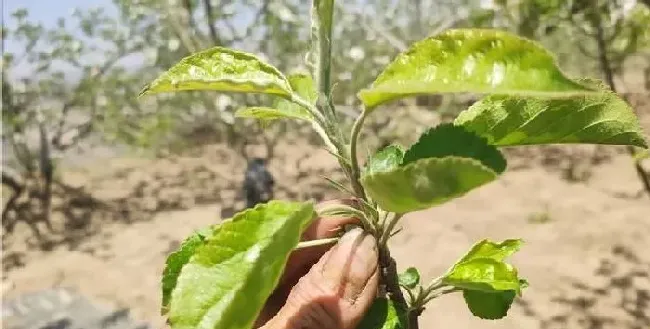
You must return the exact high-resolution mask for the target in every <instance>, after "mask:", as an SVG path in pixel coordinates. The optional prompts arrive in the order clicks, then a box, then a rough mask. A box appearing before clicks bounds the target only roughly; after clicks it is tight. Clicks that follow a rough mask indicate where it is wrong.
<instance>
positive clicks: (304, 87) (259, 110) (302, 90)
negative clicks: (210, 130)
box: [235, 73, 318, 121]
mask: <svg viewBox="0 0 650 329" xmlns="http://www.w3.org/2000/svg"><path fill="white" fill-rule="evenodd" d="M289 83H290V85H291V88H292V89H293V90H294V92H295V93H296V94H297V95H298V96H299V97H301V98H303V99H304V100H305V101H306V102H309V103H311V104H315V103H316V98H317V97H318V93H317V91H316V89H315V87H314V80H312V78H311V76H310V75H308V74H304V73H298V74H293V75H290V76H289ZM235 116H236V117H239V118H253V119H259V120H266V121H271V120H277V119H284V118H291V119H298V120H306V121H312V120H313V119H314V117H313V116H312V115H311V113H309V111H308V110H307V109H305V108H304V107H302V106H300V105H298V104H296V103H293V102H292V101H289V100H286V99H283V98H280V99H278V100H277V101H276V102H275V104H274V105H273V107H263V106H262V107H248V108H243V109H239V110H237V112H235Z"/></svg>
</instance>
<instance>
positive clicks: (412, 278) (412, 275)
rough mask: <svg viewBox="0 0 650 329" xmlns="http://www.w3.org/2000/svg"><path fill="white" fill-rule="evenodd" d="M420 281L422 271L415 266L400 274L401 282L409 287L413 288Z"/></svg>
mask: <svg viewBox="0 0 650 329" xmlns="http://www.w3.org/2000/svg"><path fill="white" fill-rule="evenodd" d="M419 283H420V272H418V269H417V268H415V267H409V268H407V269H406V271H404V273H401V274H400V275H399V284H400V285H401V286H403V287H405V288H407V289H413V288H415V287H416V286H417V285H418V284H419Z"/></svg>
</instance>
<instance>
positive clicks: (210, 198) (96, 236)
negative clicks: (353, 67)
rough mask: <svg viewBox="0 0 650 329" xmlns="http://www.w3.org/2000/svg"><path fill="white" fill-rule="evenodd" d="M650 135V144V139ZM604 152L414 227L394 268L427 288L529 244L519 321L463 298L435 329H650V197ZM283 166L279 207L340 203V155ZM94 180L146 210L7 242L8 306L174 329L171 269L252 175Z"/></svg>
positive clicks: (522, 171) (567, 158) (500, 186)
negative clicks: (480, 250) (487, 316)
mask: <svg viewBox="0 0 650 329" xmlns="http://www.w3.org/2000/svg"><path fill="white" fill-rule="evenodd" d="M646 122H647V121H646ZM645 129H646V131H650V127H649V125H647V124H646V125H645ZM595 150H596V148H595V147H591V146H590V147H575V146H557V147H556V146H553V147H547V148H525V149H521V150H519V151H517V152H514V151H509V152H508V154H509V158H510V164H509V167H510V168H509V169H510V170H509V171H508V172H507V173H506V174H505V175H504V177H502V179H500V180H498V181H496V182H493V183H491V184H489V185H487V186H484V187H482V188H480V189H478V190H476V191H472V192H471V193H469V194H468V195H466V196H464V197H462V198H459V199H457V200H455V201H453V202H450V203H447V204H445V205H442V206H439V207H435V208H432V209H429V210H426V211H421V212H418V213H413V214H410V215H408V216H407V217H406V218H405V219H404V220H403V222H402V223H403V231H402V233H400V234H399V235H397V236H396V237H395V238H394V240H393V241H392V247H393V256H395V258H396V259H397V261H398V264H399V267H400V268H402V269H404V268H406V267H408V266H417V267H418V268H419V269H420V270H421V272H422V275H423V278H424V279H425V280H429V279H432V278H433V277H435V276H437V275H439V274H441V273H442V272H443V271H445V270H446V269H447V267H448V266H449V265H451V264H452V262H453V261H454V260H455V259H456V258H458V257H459V256H461V255H462V254H463V253H464V252H465V251H466V250H467V249H468V248H469V247H470V246H471V245H472V244H473V243H474V242H476V241H477V240H480V239H484V238H490V239H495V240H500V239H506V238H513V237H521V238H523V239H524V240H525V242H526V244H525V247H524V248H523V249H522V250H521V251H520V253H519V254H517V255H515V256H514V257H513V259H512V263H513V264H515V265H516V266H517V267H518V268H519V269H520V273H521V275H522V276H523V277H525V278H527V279H528V280H529V282H530V287H529V288H528V289H526V290H525V292H524V296H523V298H522V299H520V300H519V301H517V302H516V304H515V305H514V306H513V307H512V309H511V311H510V313H509V316H508V317H507V318H506V319H503V320H499V321H487V320H480V319H477V318H474V317H473V316H472V315H471V314H470V312H469V311H468V310H467V308H466V307H465V305H464V304H463V300H462V296H460V295H459V296H455V295H452V296H444V297H441V298H440V299H439V300H435V301H434V302H432V303H431V304H430V307H429V309H427V310H426V311H425V313H424V315H423V320H422V325H421V328H427V329H428V328H432V329H433V328H474V327H479V326H480V327H481V328H486V329H489V328H502V329H515V328H517V329H519V328H530V329H535V328H545V329H546V328H548V329H551V328H568V329H579V328H580V329H583V328H584V329H646V328H650V253H648V252H647V250H648V248H650V198H649V197H648V196H647V195H642V194H639V193H638V192H639V191H641V189H642V187H641V184H640V183H639V181H638V178H637V177H636V173H635V171H634V168H633V166H632V163H631V160H630V158H629V156H628V155H627V154H625V152H624V151H623V150H622V149H621V148H618V147H600V148H598V152H596V153H597V154H598V156H594V151H595ZM277 153H278V154H276V158H277V159H280V160H277V161H274V162H273V163H272V166H271V170H272V172H273V174H274V175H275V176H276V179H277V181H278V182H280V186H278V189H277V191H276V193H277V195H276V197H277V198H280V199H288V198H291V199H301V200H307V199H315V200H323V199H330V198H335V197H337V196H338V194H337V193H335V192H333V190H332V189H331V188H328V187H327V184H326V183H325V181H324V180H322V179H320V178H319V176H318V175H330V176H332V175H333V176H334V177H338V178H340V177H341V175H340V173H338V172H336V171H335V168H336V163H335V162H334V161H333V159H332V157H331V156H330V155H329V154H327V152H324V151H321V150H316V149H314V148H313V147H310V146H308V145H307V144H301V143H294V144H293V145H291V146H290V147H282V148H280V149H279V150H278V151H277ZM92 168H93V169H89V170H86V171H81V170H77V171H74V172H66V173H64V177H63V178H64V180H65V181H67V182H70V184H73V185H78V186H84V188H85V190H86V191H89V193H92V195H93V196H95V197H97V198H98V199H101V200H108V201H115V200H117V201H115V202H113V203H112V204H119V203H120V202H122V203H128V204H129V205H130V207H127V208H128V209H136V210H135V211H131V212H130V213H129V214H130V215H129V216H130V217H129V216H126V215H124V216H119V215H118V216H112V217H110V218H109V219H106V218H104V219H96V218H94V217H93V216H95V215H94V214H92V215H91V217H90V218H85V219H82V220H81V221H82V223H81V224H80V225H79V228H77V231H78V232H81V233H79V234H71V233H70V232H69V231H70V229H69V228H68V229H67V230H65V232H66V233H61V234H59V235H56V234H54V235H52V237H51V241H52V243H51V245H50V247H49V250H47V251H43V250H39V249H36V248H34V247H33V245H32V244H33V239H32V237H31V234H30V231H29V230H28V229H27V228H26V226H25V225H19V226H18V227H17V228H16V231H15V232H14V233H13V234H12V235H6V234H5V235H4V236H3V241H2V242H3V248H4V251H3V299H4V298H11V297H13V296H16V295H19V294H22V293H25V292H28V291H35V290H39V289H43V288H47V287H53V286H66V287H73V288H75V289H77V290H79V291H80V292H81V293H83V294H84V295H87V296H88V297H90V298H93V299H94V300H96V301H98V302H100V303H106V304H109V305H114V306H128V307H130V308H131V310H132V314H133V315H134V317H135V318H136V319H138V320H144V321H148V322H150V323H151V324H152V325H153V327H156V328H159V327H163V326H164V319H163V318H162V317H161V316H159V305H160V274H161V271H162V269H163V267H164V262H165V258H166V256H167V255H168V254H169V253H170V252H171V251H172V250H174V249H175V248H176V247H177V246H178V245H179V242H180V241H182V240H183V239H184V238H185V237H186V236H187V235H189V234H190V233H191V232H192V231H193V230H195V229H198V228H202V227H204V226H206V225H208V224H212V223H216V222H218V221H219V220H220V219H221V218H224V217H228V216H230V215H231V214H232V213H233V212H234V211H237V210H238V209H239V208H241V206H242V203H241V200H240V198H239V196H238V184H239V181H240V180H241V176H242V174H243V168H244V162H243V160H242V159H240V158H238V157H237V156H236V155H235V154H232V152H230V153H229V151H228V150H227V148H225V147H221V146H210V147H208V148H205V149H204V150H203V151H202V152H199V153H198V154H196V155H194V156H185V157H179V158H175V159H159V160H129V159H115V160H113V161H112V162H110V163H103V164H101V167H100V168H101V170H99V169H98V167H97V166H94V167H92ZM296 169H298V170H296ZM648 169H650V168H648ZM108 201H107V202H108ZM116 202H117V203H116ZM120 214H124V212H121V213H120ZM126 217H129V218H128V220H127V219H126ZM60 221H63V219H60ZM62 225H63V224H60V225H59V226H60V227H61V228H63V226H62Z"/></svg>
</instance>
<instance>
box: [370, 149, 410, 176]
mask: <svg viewBox="0 0 650 329" xmlns="http://www.w3.org/2000/svg"><path fill="white" fill-rule="evenodd" d="M403 157H404V150H403V149H402V147H401V146H399V145H396V144H392V145H388V146H386V147H384V148H383V149H381V150H380V151H378V152H377V153H375V154H374V155H373V156H371V157H370V158H369V159H368V162H367V163H366V166H365V167H364V172H363V175H372V174H375V173H378V172H387V171H391V170H393V169H395V168H397V167H399V166H400V164H401V163H402V158H403Z"/></svg>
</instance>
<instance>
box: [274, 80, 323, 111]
mask: <svg viewBox="0 0 650 329" xmlns="http://www.w3.org/2000/svg"><path fill="white" fill-rule="evenodd" d="M288 78H289V84H290V85H291V88H293V90H294V92H295V93H296V94H297V95H298V96H300V97H302V98H303V99H304V100H306V101H307V102H309V103H311V104H316V99H318V90H316V86H315V85H314V79H313V78H312V77H311V75H309V74H308V73H302V72H301V73H294V74H290V75H289V77H288ZM281 101H284V100H281ZM287 103H289V104H292V105H295V104H293V103H291V102H287Z"/></svg>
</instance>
